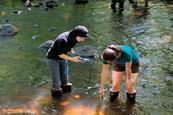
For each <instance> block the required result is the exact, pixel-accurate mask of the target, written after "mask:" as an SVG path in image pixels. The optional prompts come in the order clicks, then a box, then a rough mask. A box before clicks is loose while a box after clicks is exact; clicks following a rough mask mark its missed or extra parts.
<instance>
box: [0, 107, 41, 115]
mask: <svg viewBox="0 0 173 115" xmlns="http://www.w3.org/2000/svg"><path fill="white" fill-rule="evenodd" d="M0 114H2V115H6V114H32V115H38V112H37V110H34V109H23V108H6V109H2V110H0Z"/></svg>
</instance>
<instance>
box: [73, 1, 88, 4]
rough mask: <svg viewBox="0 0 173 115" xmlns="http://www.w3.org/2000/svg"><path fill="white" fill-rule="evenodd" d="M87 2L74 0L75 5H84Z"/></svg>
mask: <svg viewBox="0 0 173 115" xmlns="http://www.w3.org/2000/svg"><path fill="white" fill-rule="evenodd" d="M88 2H89V0H75V4H86V3H88Z"/></svg>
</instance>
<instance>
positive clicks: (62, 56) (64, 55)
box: [59, 54, 81, 62]
mask: <svg viewBox="0 0 173 115" xmlns="http://www.w3.org/2000/svg"><path fill="white" fill-rule="evenodd" d="M59 57H60V58H62V59H64V60H69V61H72V62H80V61H81V60H80V59H78V58H79V56H75V57H70V56H68V55H66V54H61V55H59Z"/></svg>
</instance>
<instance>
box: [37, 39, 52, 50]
mask: <svg viewBox="0 0 173 115" xmlns="http://www.w3.org/2000/svg"><path fill="white" fill-rule="evenodd" d="M53 43H54V41H53V40H47V41H45V42H43V43H41V44H40V45H39V46H38V48H39V49H43V50H44V51H47V50H48V49H49V48H50V47H51V45H52V44H53Z"/></svg>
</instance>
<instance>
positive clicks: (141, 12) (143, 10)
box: [133, 6, 148, 16]
mask: <svg viewBox="0 0 173 115" xmlns="http://www.w3.org/2000/svg"><path fill="white" fill-rule="evenodd" d="M147 12H148V7H144V6H138V8H136V9H135V10H134V11H133V14H134V15H135V16H144V15H146V14H147Z"/></svg>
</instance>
